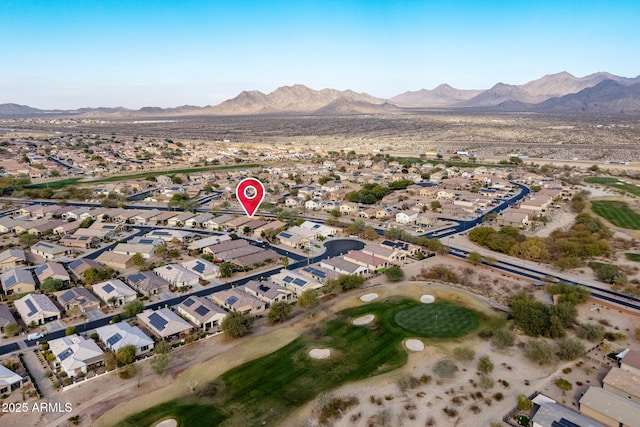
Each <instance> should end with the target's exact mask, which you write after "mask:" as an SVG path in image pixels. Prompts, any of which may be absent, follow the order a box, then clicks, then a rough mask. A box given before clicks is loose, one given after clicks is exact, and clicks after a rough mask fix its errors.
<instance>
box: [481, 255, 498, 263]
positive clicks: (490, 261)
mask: <svg viewBox="0 0 640 427" xmlns="http://www.w3.org/2000/svg"><path fill="white" fill-rule="evenodd" d="M484 262H486V263H487V264H488V265H495V264H496V263H497V262H498V260H496V259H495V258H494V257H492V256H488V257H484Z"/></svg>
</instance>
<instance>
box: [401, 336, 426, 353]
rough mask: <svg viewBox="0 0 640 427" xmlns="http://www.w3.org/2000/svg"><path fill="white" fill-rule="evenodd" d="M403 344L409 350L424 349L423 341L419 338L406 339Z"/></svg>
mask: <svg viewBox="0 0 640 427" xmlns="http://www.w3.org/2000/svg"><path fill="white" fill-rule="evenodd" d="M404 346H405V347H407V348H408V349H409V350H411V351H422V350H424V343H423V342H422V341H420V340H416V339H408V340H406V341H405V342H404Z"/></svg>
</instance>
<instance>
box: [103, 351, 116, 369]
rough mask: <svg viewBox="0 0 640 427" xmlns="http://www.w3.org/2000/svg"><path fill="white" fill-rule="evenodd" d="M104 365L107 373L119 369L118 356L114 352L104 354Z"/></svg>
mask: <svg viewBox="0 0 640 427" xmlns="http://www.w3.org/2000/svg"><path fill="white" fill-rule="evenodd" d="M102 363H104V367H105V368H106V369H107V371H113V370H114V369H116V368H117V367H118V360H117V359H116V355H115V353H114V352H113V351H107V352H105V353H103V354H102Z"/></svg>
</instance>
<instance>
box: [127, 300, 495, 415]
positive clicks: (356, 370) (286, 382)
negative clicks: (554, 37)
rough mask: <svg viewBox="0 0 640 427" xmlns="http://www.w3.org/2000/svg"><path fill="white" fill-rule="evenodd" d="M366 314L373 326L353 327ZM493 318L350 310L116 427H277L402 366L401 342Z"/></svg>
mask: <svg viewBox="0 0 640 427" xmlns="http://www.w3.org/2000/svg"><path fill="white" fill-rule="evenodd" d="M366 315H373V316H374V319H375V320H373V321H372V322H371V323H368V324H366V325H354V324H353V320H354V319H357V318H359V317H362V316H366ZM436 317H437V320H436ZM492 320H493V319H492V318H490V317H489V316H487V315H486V314H481V313H479V312H477V311H475V310H472V309H470V308H467V307H464V306H462V305H459V304H457V303H453V302H449V301H444V300H436V301H435V302H434V303H432V304H423V303H421V302H420V301H418V300H416V299H413V298H408V297H403V296H392V297H388V298H385V299H382V300H380V301H377V300H376V301H375V302H371V303H367V304H363V305H360V306H356V307H351V308H347V309H344V310H342V311H339V312H338V313H336V315H335V316H332V317H331V318H329V319H327V320H323V321H322V322H318V324H316V325H315V326H314V327H311V328H309V329H308V330H306V332H305V333H303V334H302V335H301V336H299V337H298V338H297V339H295V340H293V341H292V342H290V343H289V344H287V345H285V346H284V347H282V348H280V349H279V350H277V351H275V352H273V353H271V354H268V355H266V356H263V357H260V358H258V359H255V360H252V361H249V362H247V363H244V364H242V365H240V366H238V367H236V368H233V369H231V370H229V371H227V372H226V373H224V374H223V375H222V376H221V377H219V378H218V379H216V380H214V381H212V382H210V383H207V384H203V385H202V386H200V389H199V390H196V391H195V392H194V393H193V394H191V395H189V396H185V397H181V398H178V399H175V400H171V401H168V402H166V403H163V404H160V405H157V406H154V407H151V408H149V409H147V410H145V411H143V412H140V413H138V414H136V415H133V416H131V417H129V418H127V419H125V420H124V421H122V422H120V423H119V424H118V425H119V426H153V425H155V424H156V423H157V422H158V421H160V420H163V419H167V418H174V419H176V420H177V421H178V425H180V426H187V425H188V426H211V425H222V426H259V425H278V421H280V420H283V419H284V418H286V417H287V416H288V415H289V414H290V413H291V412H292V411H294V410H295V409H297V408H299V407H301V406H302V405H304V404H305V403H307V402H309V401H310V400H312V399H314V398H315V397H316V396H318V395H319V394H321V393H323V392H330V391H331V390H333V389H335V388H337V387H338V386H340V385H342V384H344V383H346V382H352V381H358V380H361V379H365V378H368V377H372V376H376V375H380V374H383V373H386V372H389V371H393V370H395V369H398V368H400V367H402V366H404V365H405V364H406V363H407V359H408V352H407V350H406V349H405V348H404V347H403V345H402V342H403V341H404V340H405V339H407V338H422V340H423V341H424V342H425V344H426V345H429V344H430V343H435V342H439V341H441V340H447V339H451V338H460V337H463V336H465V335H467V334H471V333H472V332H473V331H474V330H478V329H480V328H481V327H482V326H488V325H489V324H490V323H491V321H492ZM314 348H325V349H331V356H330V357H329V358H327V359H322V360H318V359H314V358H311V357H310V356H309V351H310V350H311V349H314ZM207 363H215V362H214V361H213V360H212V361H210V362H207ZM205 414H206V416H205Z"/></svg>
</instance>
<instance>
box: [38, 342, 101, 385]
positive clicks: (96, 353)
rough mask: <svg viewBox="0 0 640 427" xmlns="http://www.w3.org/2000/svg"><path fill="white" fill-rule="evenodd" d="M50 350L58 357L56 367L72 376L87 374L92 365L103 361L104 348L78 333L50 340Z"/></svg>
mask: <svg viewBox="0 0 640 427" xmlns="http://www.w3.org/2000/svg"><path fill="white" fill-rule="evenodd" d="M49 350H51V352H52V353H53V355H54V356H55V357H56V362H55V365H56V367H60V368H62V370H63V371H64V372H66V373H67V375H69V376H70V377H75V376H77V375H80V374H86V373H87V370H88V369H89V368H90V367H91V366H98V365H99V364H101V363H102V354H103V352H102V350H101V349H100V347H98V344H96V343H95V341H93V340H92V339H85V338H84V337H82V336H78V335H76V334H72V335H68V336H65V337H62V338H57V339H54V340H50V341H49Z"/></svg>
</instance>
